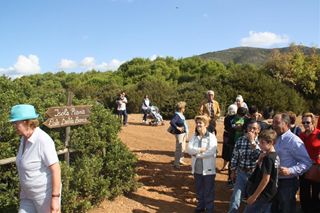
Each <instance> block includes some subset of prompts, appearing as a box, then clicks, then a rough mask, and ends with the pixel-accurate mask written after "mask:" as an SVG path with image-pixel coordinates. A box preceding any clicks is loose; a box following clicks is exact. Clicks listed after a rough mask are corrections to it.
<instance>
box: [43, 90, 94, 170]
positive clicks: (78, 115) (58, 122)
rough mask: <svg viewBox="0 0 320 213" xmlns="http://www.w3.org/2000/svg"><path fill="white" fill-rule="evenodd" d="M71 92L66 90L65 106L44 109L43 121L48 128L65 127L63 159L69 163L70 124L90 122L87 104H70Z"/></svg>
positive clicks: (89, 107)
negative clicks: (66, 100) (44, 117)
mask: <svg viewBox="0 0 320 213" xmlns="http://www.w3.org/2000/svg"><path fill="white" fill-rule="evenodd" d="M71 103H72V93H71V92H68V102H67V106H59V107H50V108H48V109H47V111H46V116H47V117H48V119H47V120H46V121H45V122H44V123H43V124H44V125H45V126H47V127H49V128H61V127H66V138H65V142H64V146H65V148H66V149H67V152H66V153H65V161H66V163H67V165H69V161H70V160H69V159H70V157H69V155H70V153H69V142H70V126H77V125H83V124H88V123H90V121H89V116H90V113H91V112H90V109H91V106H89V105H78V106H72V105H71Z"/></svg>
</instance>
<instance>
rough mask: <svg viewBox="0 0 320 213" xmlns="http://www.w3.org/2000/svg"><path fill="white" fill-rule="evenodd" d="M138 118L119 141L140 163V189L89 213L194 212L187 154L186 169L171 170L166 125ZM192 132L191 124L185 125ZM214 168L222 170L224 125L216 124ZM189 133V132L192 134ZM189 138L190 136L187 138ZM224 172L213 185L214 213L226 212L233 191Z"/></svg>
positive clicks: (133, 118)
mask: <svg viewBox="0 0 320 213" xmlns="http://www.w3.org/2000/svg"><path fill="white" fill-rule="evenodd" d="M141 121H142V116H141V115H139V114H135V115H132V114H131V115H129V125H128V126H126V127H123V128H122V131H121V132H120V135H119V137H120V138H121V140H122V141H123V143H125V144H126V145H127V146H128V147H129V149H130V150H131V151H132V152H133V153H135V154H136V155H137V157H138V159H139V162H138V166H137V174H138V177H137V178H138V181H139V182H140V183H141V185H142V186H141V187H140V188H139V189H138V190H137V191H136V192H132V193H130V194H128V195H125V196H120V197H118V198H116V199H115V200H114V201H104V202H103V203H102V204H101V205H100V207H98V208H95V209H92V210H91V211H89V212H90V213H102V212H111V213H113V212H117V213H127V212H128V213H129V212H135V213H145V212H163V213H169V212H181V213H188V212H193V211H194V208H195V204H196V199H195V193H194V180H193V176H192V175H191V166H190V163H191V159H190V157H189V156H188V155H187V154H186V155H185V157H186V162H188V164H189V165H186V166H182V167H181V170H179V171H177V170H174V169H173V166H172V160H173V156H174V150H175V138H174V136H173V135H171V134H169V133H167V131H166V129H167V128H168V125H169V122H168V121H166V122H165V125H164V126H156V127H155V126H148V125H143V124H142V123H141ZM188 124H189V127H190V129H191V130H193V129H194V122H193V120H189V121H188ZM217 130H218V135H217V137H218V150H219V152H218V157H217V165H216V166H217V168H221V167H222V164H223V160H222V159H221V153H222V151H221V148H222V133H223V122H222V121H219V122H218V128H217ZM191 133H192V132H191ZM190 136H191V135H190ZM226 179H227V172H226V171H224V172H223V173H219V172H218V173H217V176H216V181H215V188H216V191H215V212H226V211H227V209H228V205H229V200H230V196H231V193H232V191H231V190H230V189H228V188H227V186H226Z"/></svg>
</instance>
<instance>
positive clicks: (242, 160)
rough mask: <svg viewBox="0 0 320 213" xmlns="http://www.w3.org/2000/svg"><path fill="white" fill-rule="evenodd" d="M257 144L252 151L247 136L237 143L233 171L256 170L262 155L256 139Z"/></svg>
mask: <svg viewBox="0 0 320 213" xmlns="http://www.w3.org/2000/svg"><path fill="white" fill-rule="evenodd" d="M255 143H256V147H255V148H253V149H252V148H251V145H250V141H249V140H248V138H247V137H246V136H242V137H240V138H239V139H238V140H237V141H236V144H235V146H234V149H233V153H232V158H231V170H236V169H237V168H240V169H254V168H255V166H256V161H257V160H258V157H259V155H260V148H259V146H258V144H259V142H258V139H255Z"/></svg>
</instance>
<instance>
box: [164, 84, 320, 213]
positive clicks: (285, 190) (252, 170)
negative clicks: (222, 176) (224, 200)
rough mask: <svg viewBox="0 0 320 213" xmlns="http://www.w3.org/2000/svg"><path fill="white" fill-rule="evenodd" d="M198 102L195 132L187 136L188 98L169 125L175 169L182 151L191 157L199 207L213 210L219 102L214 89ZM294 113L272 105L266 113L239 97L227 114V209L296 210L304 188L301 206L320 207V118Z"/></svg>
mask: <svg viewBox="0 0 320 213" xmlns="http://www.w3.org/2000/svg"><path fill="white" fill-rule="evenodd" d="M206 95H207V98H206V99H205V100H204V101H203V103H201V105H200V106H199V113H198V116H196V117H195V126H196V129H195V133H194V134H193V135H192V136H190V139H189V143H188V145H187V147H186V149H184V148H183V147H184V144H185V140H186V138H188V132H189V131H188V127H187V124H186V122H185V117H184V116H183V113H184V112H185V106H186V103H185V102H179V103H178V104H177V107H176V108H177V109H176V110H177V111H176V113H175V115H174V117H173V119H172V120H171V122H170V124H171V127H172V129H173V130H174V134H175V137H176V151H175V160H174V168H175V169H179V168H180V167H179V166H180V165H183V164H185V162H184V161H183V152H184V151H185V152H187V153H188V154H189V155H191V157H192V164H191V166H192V173H193V175H194V181H195V189H196V196H197V201H198V202H197V206H196V209H195V212H213V211H214V188H215V187H214V186H215V176H216V154H217V152H216V151H217V138H216V134H217V130H216V124H217V120H218V118H219V116H220V113H221V112H220V107H219V103H218V102H217V101H216V100H215V99H214V95H215V94H214V91H212V90H209V91H207V94H206ZM296 117H297V116H296V114H295V113H293V112H282V113H275V112H274V110H273V109H272V108H271V107H265V108H264V109H263V110H262V111H261V112H259V110H258V109H257V107H256V106H254V105H248V104H247V103H246V102H244V99H243V97H242V96H241V95H238V96H237V97H236V100H235V102H234V103H232V104H231V105H230V106H229V107H228V110H227V113H226V116H225V118H224V132H223V133H221V134H223V151H222V158H223V160H224V164H223V166H222V168H221V169H220V170H219V171H221V172H222V171H225V170H228V182H227V186H228V187H229V188H230V189H232V190H233V193H232V196H231V198H230V205H229V210H228V212H230V213H231V212H239V210H240V206H241V205H242V204H245V206H244V207H243V208H244V209H245V210H244V212H246V213H250V212H252V213H256V212H273V213H294V212H296V211H297V209H296V198H297V192H298V190H299V192H300V193H299V195H300V209H301V211H302V212H304V213H309V212H310V213H316V212H320V177H319V174H320V170H319V169H320V130H319V128H320V119H318V123H316V122H317V121H316V117H315V116H314V115H313V114H312V113H304V114H303V115H302V123H301V124H302V126H303V128H300V127H299V125H298V124H297V123H296Z"/></svg>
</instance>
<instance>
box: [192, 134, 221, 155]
mask: <svg viewBox="0 0 320 213" xmlns="http://www.w3.org/2000/svg"><path fill="white" fill-rule="evenodd" d="M216 154H217V138H216V136H215V135H213V134H210V135H209V144H208V149H207V150H206V151H205V152H203V153H201V154H200V153H199V154H197V157H199V158H208V157H212V156H215V155H216Z"/></svg>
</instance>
